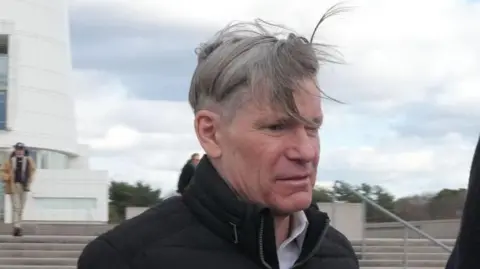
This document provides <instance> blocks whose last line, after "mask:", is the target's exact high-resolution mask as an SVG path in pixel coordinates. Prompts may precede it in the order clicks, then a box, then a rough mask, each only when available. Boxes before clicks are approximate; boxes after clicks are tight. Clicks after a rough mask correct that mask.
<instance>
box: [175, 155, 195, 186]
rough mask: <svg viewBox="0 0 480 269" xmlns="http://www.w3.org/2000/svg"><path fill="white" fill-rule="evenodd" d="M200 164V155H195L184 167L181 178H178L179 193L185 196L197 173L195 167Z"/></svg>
mask: <svg viewBox="0 0 480 269" xmlns="http://www.w3.org/2000/svg"><path fill="white" fill-rule="evenodd" d="M199 162H200V154H198V153H194V154H192V156H190V159H189V160H188V161H187V163H186V164H185V165H184V166H183V168H182V172H180V177H179V178H178V184H177V192H178V193H179V194H183V192H184V191H185V188H186V187H187V186H188V184H189V183H190V181H191V180H192V178H193V174H194V173H195V167H196V166H197V164H198V163H199Z"/></svg>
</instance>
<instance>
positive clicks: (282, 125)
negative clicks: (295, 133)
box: [267, 124, 285, 131]
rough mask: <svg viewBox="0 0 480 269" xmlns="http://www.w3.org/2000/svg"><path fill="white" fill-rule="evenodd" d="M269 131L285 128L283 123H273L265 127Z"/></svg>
mask: <svg viewBox="0 0 480 269" xmlns="http://www.w3.org/2000/svg"><path fill="white" fill-rule="evenodd" d="M267 128H268V129H269V130H270V131H282V130H285V124H273V125H270V126H268V127H267Z"/></svg>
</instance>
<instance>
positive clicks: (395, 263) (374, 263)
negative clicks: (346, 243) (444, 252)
mask: <svg viewBox="0 0 480 269" xmlns="http://www.w3.org/2000/svg"><path fill="white" fill-rule="evenodd" d="M446 263H447V262H446V261H438V260H409V261H408V263H407V264H408V268H409V269H410V268H411V267H420V268H429V267H434V268H436V267H440V268H445V264H446ZM360 266H361V267H403V260H360Z"/></svg>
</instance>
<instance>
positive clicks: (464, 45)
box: [70, 0, 480, 195]
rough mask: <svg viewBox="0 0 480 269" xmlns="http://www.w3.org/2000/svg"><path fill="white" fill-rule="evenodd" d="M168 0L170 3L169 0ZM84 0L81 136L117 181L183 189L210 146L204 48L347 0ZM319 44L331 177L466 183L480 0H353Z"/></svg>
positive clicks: (78, 57) (80, 14)
mask: <svg viewBox="0 0 480 269" xmlns="http://www.w3.org/2000/svg"><path fill="white" fill-rule="evenodd" d="M167 3H168V4H167ZM299 3H300V2H298V1H287V0H263V1H254V0H243V1H240V2H238V1H237V2H231V1H218V0H203V1H193V0H189V1H187V0H176V1H147V0H137V1H131V0H125V1H123V0H115V1H113V0H112V1H107V0H75V1H72V4H71V8H70V17H71V35H72V54H73V65H74V86H75V94H76V96H75V97H76V100H77V105H76V110H77V114H78V129H79V136H80V138H79V139H80V141H81V142H82V143H88V144H89V145H91V147H92V153H91V154H92V159H91V164H92V166H93V167H94V168H97V169H107V170H109V171H110V173H111V176H112V178H113V179H116V180H128V181H135V180H145V181H147V182H149V183H151V184H152V185H153V186H155V187H160V188H162V189H164V190H165V192H169V191H171V190H172V189H173V188H174V186H175V184H176V180H177V177H178V173H179V170H180V168H181V166H182V165H183V164H184V162H185V160H186V158H187V157H188V156H189V155H190V154H191V153H192V152H195V151H201V148H200V146H199V144H198V143H197V141H196V138H195V136H194V133H193V121H192V120H193V115H192V112H191V110H190V109H189V107H188V104H187V101H186V98H187V92H188V86H189V83H190V78H191V75H192V72H193V70H194V68H195V64H196V58H195V54H194V49H195V47H196V46H197V45H198V44H200V43H201V42H204V41H206V40H208V39H209V38H210V37H211V36H212V35H213V34H214V33H215V32H216V31H217V30H219V29H221V27H223V26H224V25H226V24H227V23H229V22H230V21H233V20H252V19H254V18H262V19H265V20H267V21H271V22H275V23H281V24H284V25H287V26H289V27H290V28H293V29H295V30H296V31H297V32H298V33H301V34H305V35H309V34H310V33H311V31H312V28H313V27H314V25H315V23H316V21H317V20H318V19H319V17H321V15H322V13H323V12H324V11H325V10H326V9H327V8H328V7H330V6H332V5H333V4H335V3H336V1H332V0H326V1H315V0H303V1H301V3H302V4H299ZM346 3H347V5H348V6H354V7H355V9H354V10H353V11H351V12H349V13H344V14H342V15H340V16H337V17H335V18H332V19H330V20H329V21H328V22H327V23H325V24H324V25H323V26H322V28H321V29H320V31H319V34H318V35H317V41H322V42H327V43H330V44H334V45H337V46H338V49H339V50H340V51H341V52H342V54H343V57H344V59H345V62H346V64H343V65H332V66H325V67H324V69H323V70H321V74H320V76H319V81H320V85H321V86H322V87H323V88H324V90H325V91H326V92H327V93H328V94H330V95H332V96H334V97H335V98H337V99H340V100H342V101H344V102H345V103H346V104H344V105H341V104H336V103H332V102H326V104H325V106H326V120H325V125H324V127H323V130H322V131H321V139H322V159H321V163H320V167H319V171H320V173H319V181H321V182H322V183H323V184H327V183H328V182H332V181H334V180H344V181H347V182H349V183H352V184H359V183H361V182H367V183H371V184H380V185H382V186H385V187H386V188H388V189H389V190H390V191H391V192H393V193H395V194H396V195H405V194H410V193H418V192H425V191H435V190H439V189H441V188H448V187H450V188H453V187H465V186H466V182H467V178H468V172H469V171H468V170H469V165H470V161H471V157H472V153H473V149H474V145H475V142H476V140H477V138H478V135H479V132H480V120H479V119H480V106H479V105H478V104H480V31H479V30H478V25H480V3H479V2H476V1H467V0H463V1H461V0H364V1H362V0H353V1H349V2H346Z"/></svg>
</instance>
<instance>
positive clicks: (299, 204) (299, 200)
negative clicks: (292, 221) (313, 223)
mask: <svg viewBox="0 0 480 269" xmlns="http://www.w3.org/2000/svg"><path fill="white" fill-rule="evenodd" d="M311 203H312V195H311V194H308V193H298V194H294V195H290V196H289V197H286V198H284V199H278V200H277V201H276V203H275V204H274V205H272V206H271V207H270V208H271V209H272V210H273V212H274V214H279V215H290V214H293V213H295V212H298V211H302V210H305V209H307V208H308V207H309V206H310V205H311Z"/></svg>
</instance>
